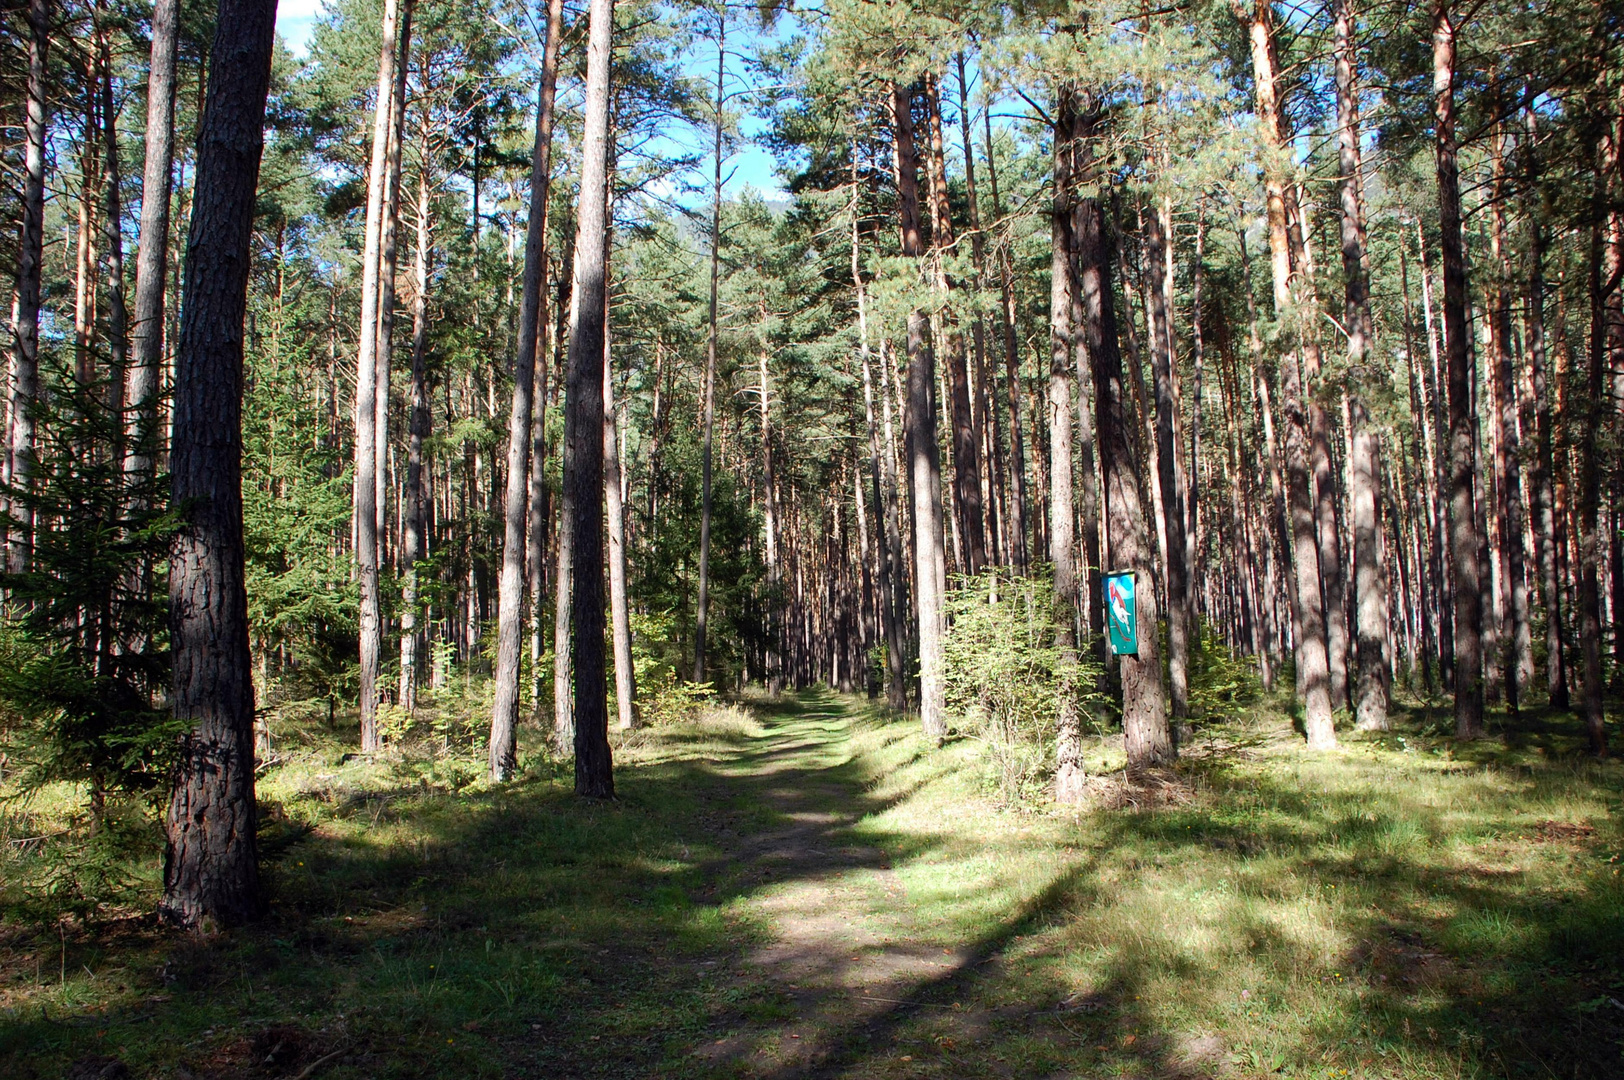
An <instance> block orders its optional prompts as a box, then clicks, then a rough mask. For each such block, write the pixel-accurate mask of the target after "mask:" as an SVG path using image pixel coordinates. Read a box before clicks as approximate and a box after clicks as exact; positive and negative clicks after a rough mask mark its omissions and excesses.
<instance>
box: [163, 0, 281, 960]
mask: <svg viewBox="0 0 1624 1080" xmlns="http://www.w3.org/2000/svg"><path fill="white" fill-rule="evenodd" d="M275 22H276V4H275V3H274V0H221V4H220V11H219V18H218V20H217V22H216V24H215V36H214V48H213V54H212V56H213V59H212V63H211V65H210V70H211V72H212V75H211V77H210V80H209V93H208V99H207V103H206V105H205V106H204V110H203V118H202V122H201V124H200V125H199V131H198V140H197V145H198V161H197V188H196V191H197V196H196V200H195V203H194V205H193V208H192V223H191V231H190V237H189V239H188V242H187V250H186V295H185V297H184V300H183V301H182V307H181V330H180V348H179V350H178V352H177V357H176V362H175V412H174V418H175V427H174V440H173V445H172V448H171V451H170V471H171V476H172V480H171V485H172V489H173V499H174V505H175V506H177V507H182V508H184V509H183V510H182V511H181V512H182V514H183V524H182V528H181V530H180V532H179V533H177V534H176V536H175V539H174V541H173V544H172V547H171V556H170V579H169V580H170V585H169V595H170V640H171V642H172V647H173V657H174V660H173V662H174V676H173V680H174V681H173V690H172V693H171V696H170V704H171V707H172V708H173V710H174V715H175V719H176V720H177V721H179V722H181V723H184V724H185V725H187V727H188V728H189V729H190V731H189V733H188V734H187V735H186V736H185V738H184V739H183V741H182V743H181V746H180V752H179V755H178V758H177V763H176V767H175V773H174V788H173V794H172V795H171V798H170V802H169V811H168V816H167V818H166V834H167V845H166V847H165V851H164V895H163V901H162V903H161V905H160V908H159V911H160V913H161V914H162V916H163V917H164V918H165V919H167V920H168V921H170V922H174V923H177V924H179V925H181V926H185V927H188V928H197V929H205V928H208V927H210V926H228V925H232V924H236V923H242V922H246V921H248V920H251V919H253V918H255V917H257V916H258V915H259V914H260V913H261V912H263V911H264V908H265V900H264V896H263V894H262V893H261V891H260V883H259V863H258V851H257V847H256V844H255V840H254V827H255V819H256V817H257V813H256V808H255V803H254V753H253V747H254V731H253V724H254V687H253V666H252V661H251V659H250V657H249V651H248V595H247V591H246V587H245V583H244V568H243V563H244V556H243V523H242V367H243V319H244V316H245V314H246V312H247V306H248V274H249V269H250V251H249V242H250V239H251V237H252V231H253V221H254V198H255V187H256V185H257V183H258V179H259V160H260V151H261V148H262V146H263V136H262V133H263V130H264V117H265V98H266V93H267V91H268V89H269V87H270V75H271V49H272V45H273V43H274V41H275Z"/></svg>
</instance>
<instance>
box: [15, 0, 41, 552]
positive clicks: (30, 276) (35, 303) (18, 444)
mask: <svg viewBox="0 0 1624 1080" xmlns="http://www.w3.org/2000/svg"><path fill="white" fill-rule="evenodd" d="M28 27H29V36H28V87H27V91H26V96H27V103H26V105H25V110H26V115H25V117H24V122H23V140H24V143H25V148H24V151H23V191H22V195H23V197H22V211H23V221H22V229H21V234H20V235H19V237H18V243H17V293H16V298H15V300H14V301H13V306H12V311H13V317H12V324H11V338H12V352H11V408H10V410H9V411H10V414H11V430H10V431H9V432H8V433H7V434H8V435H9V438H8V440H7V442H6V454H7V461H8V463H9V465H10V469H9V470H8V476H9V478H10V481H11V484H12V486H13V488H14V489H15V490H26V489H27V487H28V482H29V478H30V477H31V476H33V473H34V398H35V396H36V395H37V393H38V383H39V308H40V288H41V283H42V271H43V270H44V261H45V137H46V134H47V132H46V117H47V110H48V109H49V97H48V94H49V86H48V83H47V79H48V72H47V70H46V60H47V57H48V53H49V50H50V45H51V3H50V0H29V4H28ZM8 527H9V537H8V542H7V551H6V565H7V568H8V569H9V570H10V571H11V572H12V573H14V574H16V573H22V572H23V571H25V570H27V569H28V552H29V545H30V544H31V543H32V541H33V535H32V534H33V528H34V512H33V510H32V509H30V508H29V506H28V505H27V504H26V503H24V502H21V501H16V500H14V501H13V502H12V505H11V521H10V522H9V526H8Z"/></svg>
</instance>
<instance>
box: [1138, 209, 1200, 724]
mask: <svg viewBox="0 0 1624 1080" xmlns="http://www.w3.org/2000/svg"><path fill="white" fill-rule="evenodd" d="M1144 242H1145V259H1144V263H1145V273H1146V278H1147V280H1146V282H1145V298H1146V303H1147V305H1148V310H1147V311H1146V316H1147V318H1146V323H1147V324H1148V326H1147V332H1148V334H1149V336H1150V357H1151V369H1152V371H1153V373H1154V376H1155V396H1156V471H1157V483H1158V486H1159V487H1160V489H1161V493H1162V507H1161V510H1162V527H1163V529H1164V535H1165V536H1166V538H1167V540H1166V545H1165V548H1164V551H1163V556H1164V558H1165V559H1166V563H1165V565H1166V568H1167V576H1166V579H1165V582H1166V587H1167V652H1168V658H1167V661H1168V664H1167V666H1168V682H1169V684H1170V687H1171V690H1172V699H1173V718H1174V719H1175V720H1178V719H1183V718H1184V717H1187V716H1189V715H1190V579H1189V569H1188V567H1187V566H1186V565H1185V562H1184V558H1185V515H1184V498H1183V491H1182V485H1181V484H1180V483H1179V478H1178V475H1177V470H1176V463H1177V460H1178V457H1179V451H1180V447H1179V445H1178V440H1177V439H1176V438H1175V436H1174V430H1173V429H1174V424H1173V414H1174V412H1175V410H1177V408H1178V402H1177V400H1176V399H1175V390H1174V386H1173V333H1172V319H1173V313H1172V312H1171V311H1170V310H1169V309H1168V306H1167V278H1166V258H1167V242H1168V241H1167V236H1166V234H1165V233H1164V232H1163V231H1162V216H1161V215H1160V214H1159V213H1152V214H1150V215H1149V216H1148V217H1146V218H1145V234H1144Z"/></svg>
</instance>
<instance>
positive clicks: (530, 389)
mask: <svg viewBox="0 0 1624 1080" xmlns="http://www.w3.org/2000/svg"><path fill="white" fill-rule="evenodd" d="M557 2H558V0H553V3H552V4H549V10H548V16H547V31H548V34H547V44H546V47H545V51H544V52H543V53H542V61H541V87H540V90H539V91H538V93H537V101H536V141H535V145H534V147H533V148H532V149H531V153H530V220H529V223H528V224H527V225H526V227H525V238H524V283H523V285H522V286H521V290H520V295H519V326H518V349H517V351H516V352H515V354H514V357H513V402H512V407H511V408H510V409H509V411H508V452H507V490H506V492H505V493H504V495H505V497H504V499H503V504H502V510H503V519H502V521H503V531H502V577H501V582H500V584H499V585H498V587H497V597H498V598H497V630H496V672H495V697H494V700H493V703H492V706H491V741H490V762H489V765H490V777H491V779H492V780H494V781H496V782H498V783H501V782H504V781H506V780H508V779H509V778H510V777H511V776H512V774H513V768H514V766H515V764H516V763H517V757H516V753H517V747H518V743H517V728H518V723H519V647H520V645H521V642H522V638H523V636H524V585H525V555H526V553H527V549H526V545H525V527H526V525H527V524H528V523H529V518H530V440H531V431H530V429H531V423H532V419H533V417H532V412H533V410H534V408H535V405H534V397H535V393H534V391H535V383H536V357H537V355H538V353H539V352H540V351H541V348H542V346H541V325H542V321H543V320H542V309H543V308H544V307H545V306H546V303H547V289H546V285H547V193H548V190H549V187H550V185H551V182H552V160H553V156H552V152H553V97H554V91H555V88H556V87H557V84H558V49H559V40H558V35H557V34H556V33H554V20H553V15H552V10H551V9H552V7H553V6H556V4H557ZM539 601H540V597H536V598H534V600H533V601H532V602H533V603H539Z"/></svg>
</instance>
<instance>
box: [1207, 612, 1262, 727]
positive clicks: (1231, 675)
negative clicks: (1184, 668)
mask: <svg viewBox="0 0 1624 1080" xmlns="http://www.w3.org/2000/svg"><path fill="white" fill-rule="evenodd" d="M1192 653H1193V655H1192V656H1191V657H1190V660H1191V663H1190V718H1191V719H1192V720H1213V721H1222V720H1234V719H1237V718H1238V717H1239V716H1240V715H1241V714H1242V713H1243V712H1244V711H1245V710H1246V709H1247V708H1248V707H1249V706H1251V705H1254V704H1256V702H1257V701H1258V699H1259V698H1261V697H1262V696H1263V683H1262V681H1261V680H1260V679H1259V677H1258V673H1257V659H1256V658H1255V657H1251V656H1239V655H1236V653H1235V652H1234V650H1232V649H1230V647H1229V646H1228V645H1226V644H1225V643H1224V639H1223V636H1222V635H1221V634H1219V633H1218V631H1217V630H1216V629H1215V628H1214V627H1213V625H1212V623H1210V622H1208V621H1207V620H1205V619H1202V620H1200V628H1199V633H1198V639H1197V648H1195V649H1194V650H1192Z"/></svg>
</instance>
